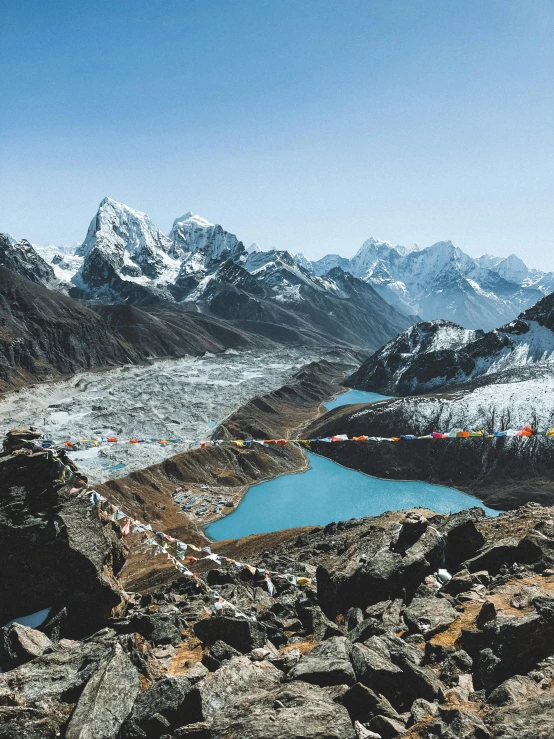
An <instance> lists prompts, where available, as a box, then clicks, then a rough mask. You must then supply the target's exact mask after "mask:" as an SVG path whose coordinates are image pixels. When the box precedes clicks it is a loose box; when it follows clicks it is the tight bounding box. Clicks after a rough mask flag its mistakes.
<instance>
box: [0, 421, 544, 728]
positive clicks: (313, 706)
mask: <svg viewBox="0 0 554 739" xmlns="http://www.w3.org/2000/svg"><path fill="white" fill-rule="evenodd" d="M31 436H32V435H31ZM17 438H19V439H21V440H22V441H21V443H23V444H25V443H27V442H25V441H24V438H25V435H20V436H19V437H17ZM27 438H29V437H27ZM14 441H15V444H14ZM31 446H32V442H31ZM16 447H17V439H14V438H12V440H11V442H10V449H14V448H16ZM29 451H30V452H31V454H30V455H27V454H15V455H14V454H12V453H10V452H8V453H7V454H6V456H4V457H3V458H2V459H0V475H1V476H2V480H3V482H4V486H3V490H4V493H3V496H2V499H1V500H0V529H1V533H2V540H3V541H8V542H9V547H6V546H3V547H2V549H1V554H0V572H1V576H2V581H3V582H4V583H6V587H5V588H4V590H3V594H4V596H5V597H4V598H3V599H2V603H1V604H0V609H1V611H2V614H3V615H2V619H8V618H10V616H12V615H17V614H16V613H15V611H16V609H17V608H18V607H19V608H26V609H27V612H29V610H31V609H34V608H39V607H45V608H49V609H50V613H49V615H48V617H47V619H46V621H45V622H44V623H43V624H42V625H39V626H38V628H30V627H25V626H20V625H18V624H14V625H12V626H8V627H7V628H4V629H2V630H1V632H0V634H1V636H0V666H1V668H2V670H3V672H2V673H1V674H0V703H1V706H0V735H1V736H3V737H6V739H16V738H17V739H54V737H57V736H66V737H68V739H77V738H78V737H81V738H82V737H85V736H91V737H103V739H138V738H139V737H148V738H152V739H154V738H158V739H161V737H165V738H166V739H172V738H173V737H174V738H175V739H177V738H178V737H179V738H182V737H189V739H190V738H195V739H239V737H240V739H272V738H273V737H275V739H297V738H298V737H304V738H306V739H308V738H309V739H370V738H371V739H374V738H375V739H376V738H377V737H379V738H380V739H387V738H389V737H392V738H395V737H406V739H408V738H409V739H433V738H434V737H443V738H444V739H516V738H517V739H536V738H537V737H543V736H544V737H548V736H549V732H550V730H551V727H552V724H553V722H554V648H553V644H554V638H553V637H554V620H553V612H554V605H553V604H554V598H553V597H552V596H553V593H554V575H553V572H554V570H553V566H554V555H553V552H554V528H553V524H552V520H551V510H550V509H545V508H541V507H540V506H537V505H532V506H526V507H523V508H521V509H519V510H517V511H512V512H510V513H507V514H503V515H501V516H499V517H498V518H494V519H487V518H486V517H484V516H483V514H482V511H480V510H478V509H472V510H469V511H464V512H462V513H458V514H455V515H450V516H445V515H435V514H433V512H432V511H425V510H422V509H419V510H417V511H416V510H412V511H405V512H395V513H386V514H383V515H382V516H379V517H377V518H367V519H361V520H351V521H348V522H342V523H340V522H339V523H333V524H329V525H328V526H326V527H325V528H321V527H316V528H314V529H312V530H304V531H294V530H291V531H288V532H278V533H277V534H272V535H261V536H257V537H250V538H248V539H243V540H239V541H233V542H222V543H220V545H219V547H218V548H217V550H216V551H218V553H221V554H222V555H224V556H227V557H230V558H232V559H234V560H240V561H241V562H249V563H252V564H253V573H251V572H250V571H249V570H247V569H246V568H244V567H237V566H236V565H234V564H232V563H231V562H227V563H225V562H224V563H223V564H221V565H218V564H216V563H215V562H213V561H212V560H209V561H208V562H207V563H202V562H199V561H197V562H195V563H194V562H191V563H190V567H191V568H192V569H193V571H194V572H196V573H197V576H199V577H200V578H201V579H202V581H203V582H204V583H206V586H202V587H198V582H197V581H195V580H194V579H193V578H191V577H182V576H180V575H179V573H178V572H177V571H176V570H175V569H174V568H171V570H169V569H168V567H167V565H166V564H164V559H165V558H164V557H152V556H151V554H149V552H148V547H147V546H146V545H145V544H144V543H142V542H141V540H140V537H139V536H138V535H137V534H130V535H129V536H128V537H127V538H123V537H122V535H121V527H120V526H118V525H117V523H115V522H113V521H111V520H109V518H108V517H106V516H103V515H101V514H100V513H99V511H98V509H97V508H96V507H94V506H92V505H91V504H90V503H89V501H88V496H75V495H72V494H71V492H70V488H71V485H72V481H71V479H66V480H64V479H63V477H62V476H61V469H60V467H59V465H58V463H57V462H56V461H55V459H53V458H52V456H51V455H50V454H49V453H47V452H41V451H39V450H35V451H32V450H31V449H30V450H29ZM179 481H184V479H183V480H181V479H180V478H178V477H177V478H176V481H175V483H174V484H176V483H177V482H179ZM115 502H116V503H118V502H119V501H118V500H117V498H116V499H115ZM160 514H163V510H162V509H161V508H160V507H157V508H156V507H155V506H153V507H151V508H150V509H149V510H147V511H142V516H141V518H142V520H144V522H145V523H146V522H148V523H151V524H152V526H153V528H154V529H156V530H158V527H159V526H160V519H159V515H160ZM6 537H7V539H6ZM214 549H215V547H214ZM14 552H15V554H16V556H14ZM45 552H46V553H47V556H45ZM136 556H141V557H142V560H143V562H144V563H145V565H146V564H147V566H148V567H149V570H150V572H151V576H150V577H149V578H147V579H146V581H143V582H142V585H141V584H140V583H139V582H138V581H137V579H136V578H134V579H133V572H132V569H131V571H130V572H129V570H128V568H127V562H128V560H129V559H130V558H132V557H136ZM200 556H202V555H200ZM187 564H189V563H188V562H187ZM268 570H271V571H273V572H277V573H278V572H281V573H282V572H287V573H290V574H291V576H296V577H307V578H308V580H306V584H305V585H303V586H295V585H294V584H292V583H291V582H290V581H289V580H287V579H285V578H284V577H279V575H275V574H273V575H272V576H271V583H272V586H273V588H274V590H273V589H272V593H270V592H269V589H268V588H269V585H268V580H267V577H266V572H267V571H268ZM157 572H158V573H159V575H162V576H163V577H161V578H158V579H159V580H160V579H161V580H162V581H164V582H165V584H163V585H162V584H157V585H156V584H153V583H155V582H156V573H157ZM77 574H78V577H77V580H76V579H75V578H76V575H77ZM128 575H130V577H129V576H128ZM314 576H315V579H314ZM310 579H311V580H312V584H310ZM206 587H207V588H211V589H216V590H217V594H218V595H219V596H220V597H221V598H222V599H225V601H226V602H227V603H230V604H232V605H231V606H227V605H223V607H222V608H220V609H219V610H215V609H214V595H213V594H211V593H209V592H208V591H207V590H206ZM235 607H236V608H238V609H239V610H240V611H241V613H242V614H244V616H240V615H237V614H236V612H235V610H234V608H235ZM87 609H88V611H87ZM83 613H87V615H88V617H87V618H86V619H85V618H83Z"/></svg>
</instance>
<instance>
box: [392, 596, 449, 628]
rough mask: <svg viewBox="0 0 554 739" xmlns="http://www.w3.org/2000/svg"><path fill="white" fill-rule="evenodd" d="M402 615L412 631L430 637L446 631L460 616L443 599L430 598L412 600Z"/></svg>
mask: <svg viewBox="0 0 554 739" xmlns="http://www.w3.org/2000/svg"><path fill="white" fill-rule="evenodd" d="M403 615H404V620H405V621H406V623H407V625H408V626H409V628H410V629H411V630H412V631H416V632H419V633H420V634H424V636H426V637H430V636H432V635H433V634H436V633H437V632H438V631H443V630H444V629H446V628H447V627H448V626H449V625H450V624H451V623H453V622H454V621H455V620H456V619H457V618H459V615H460V614H459V613H458V612H457V611H455V610H454V608H452V606H451V605H450V603H449V602H448V601H447V600H446V599H445V598H435V597H431V598H414V600H413V601H412V602H411V604H410V605H409V606H408V608H406V610H405V611H404V614H403Z"/></svg>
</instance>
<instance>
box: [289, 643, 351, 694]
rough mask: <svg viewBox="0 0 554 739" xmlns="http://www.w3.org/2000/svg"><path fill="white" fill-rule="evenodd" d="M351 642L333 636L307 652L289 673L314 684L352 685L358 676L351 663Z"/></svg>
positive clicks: (290, 678)
mask: <svg viewBox="0 0 554 739" xmlns="http://www.w3.org/2000/svg"><path fill="white" fill-rule="evenodd" d="M351 650H352V644H351V642H349V641H348V639H346V637H344V636H333V637H331V638H330V639H327V641H324V642H322V643H321V644H319V645H318V646H317V647H315V648H314V649H312V650H311V652H308V653H307V654H305V655H304V656H303V657H302V658H301V659H300V661H299V662H298V663H297V664H296V665H294V667H293V668H292V669H291V670H290V671H289V673H288V675H287V679H288V680H304V682H307V683H313V684H314V685H322V686H323V685H352V684H353V683H355V682H356V676H355V675H354V670H353V669H352V665H351V663H350V652H351Z"/></svg>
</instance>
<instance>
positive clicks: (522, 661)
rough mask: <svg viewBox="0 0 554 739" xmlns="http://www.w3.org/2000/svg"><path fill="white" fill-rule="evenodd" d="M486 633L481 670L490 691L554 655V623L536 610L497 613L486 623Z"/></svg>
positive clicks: (480, 661)
mask: <svg viewBox="0 0 554 739" xmlns="http://www.w3.org/2000/svg"><path fill="white" fill-rule="evenodd" d="M483 635H484V641H485V643H486V644H487V647H486V649H484V650H483V651H482V652H481V655H480V659H479V668H478V669H479V673H480V677H481V680H482V683H483V685H484V686H485V687H486V688H487V690H492V689H494V688H495V687H496V686H498V685H499V684H500V683H501V682H503V681H504V680H507V679H508V678H509V677H512V676H513V675H516V674H522V673H526V672H529V671H530V670H532V669H533V668H534V667H535V666H536V664H537V663H538V662H539V661H540V660H542V659H545V658H546V657H549V656H551V655H552V654H554V622H549V621H548V620H547V619H545V618H543V617H542V616H541V615H540V614H539V613H536V612H531V613H526V614H522V615H521V616H506V615H498V616H497V618H496V619H495V620H494V621H489V622H487V623H486V624H485V625H484V626H483ZM489 653H491V654H489Z"/></svg>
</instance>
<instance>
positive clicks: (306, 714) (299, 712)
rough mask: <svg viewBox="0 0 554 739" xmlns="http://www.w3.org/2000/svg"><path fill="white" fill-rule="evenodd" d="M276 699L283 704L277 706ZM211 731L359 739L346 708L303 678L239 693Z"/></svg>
mask: <svg viewBox="0 0 554 739" xmlns="http://www.w3.org/2000/svg"><path fill="white" fill-rule="evenodd" d="M262 664H263V663H262ZM222 669H223V668H222ZM215 674H218V673H215ZM276 701H279V703H280V704H282V706H283V707H282V708H281V707H279V708H277V709H276V708H274V705H275V703H276ZM211 732H212V733H211V736H212V737H213V738H214V739H216V738H217V739H239V737H240V739H268V737H279V739H299V737H302V739H355V733H354V728H353V726H352V723H351V721H350V717H349V716H348V712H347V711H346V709H345V708H344V707H343V706H341V705H339V704H337V703H335V702H334V701H333V700H331V698H329V697H328V696H327V695H326V694H325V691H324V690H322V689H321V688H319V687H317V686H315V685H309V684H308V683H305V682H302V681H300V680H299V681H295V682H292V683H289V684H287V685H286V686H283V687H280V688H278V689H273V690H270V691H256V692H254V693H253V694H249V693H245V694H243V695H241V696H238V697H237V700H236V701H235V702H234V703H233V704H231V705H229V706H228V707H227V708H226V709H225V710H224V711H220V712H219V713H218V714H217V716H216V717H215V718H214V722H213V724H212V726H211Z"/></svg>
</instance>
